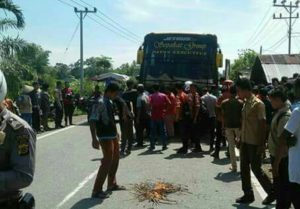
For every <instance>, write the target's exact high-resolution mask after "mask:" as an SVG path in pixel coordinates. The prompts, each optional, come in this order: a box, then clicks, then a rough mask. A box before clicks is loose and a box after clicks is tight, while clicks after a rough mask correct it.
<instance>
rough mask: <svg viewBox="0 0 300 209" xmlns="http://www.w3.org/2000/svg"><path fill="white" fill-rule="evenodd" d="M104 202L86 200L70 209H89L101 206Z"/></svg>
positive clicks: (91, 199)
mask: <svg viewBox="0 0 300 209" xmlns="http://www.w3.org/2000/svg"><path fill="white" fill-rule="evenodd" d="M102 202H103V200H100V199H93V198H85V199H82V200H80V201H79V202H77V203H75V205H73V206H72V207H71V208H70V209H89V208H93V207H95V206H96V205H100V204H101V203H102Z"/></svg>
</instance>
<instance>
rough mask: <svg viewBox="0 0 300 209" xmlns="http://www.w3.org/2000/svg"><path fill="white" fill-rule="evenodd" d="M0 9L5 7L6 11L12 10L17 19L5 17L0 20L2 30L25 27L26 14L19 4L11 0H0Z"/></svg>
mask: <svg viewBox="0 0 300 209" xmlns="http://www.w3.org/2000/svg"><path fill="white" fill-rule="evenodd" d="M0 9H3V10H4V12H10V13H12V14H13V15H14V16H15V19H11V18H4V19H1V20H0V30H1V31H4V30H7V29H8V28H17V29H22V28H24V26H25V20H24V16H23V13H22V10H21V9H20V7H19V6H18V5H16V4H14V3H13V2H12V1H11V0H0Z"/></svg>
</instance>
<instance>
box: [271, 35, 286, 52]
mask: <svg viewBox="0 0 300 209" xmlns="http://www.w3.org/2000/svg"><path fill="white" fill-rule="evenodd" d="M286 39H287V37H286V36H283V37H282V38H281V39H280V40H278V41H277V42H276V43H274V44H273V45H272V46H271V47H269V48H268V49H267V50H276V49H277V48H278V47H280V46H281V45H282V44H283V43H284V42H285V41H286ZM274 48H275V49H274Z"/></svg>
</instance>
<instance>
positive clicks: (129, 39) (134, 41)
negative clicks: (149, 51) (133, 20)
mask: <svg viewBox="0 0 300 209" xmlns="http://www.w3.org/2000/svg"><path fill="white" fill-rule="evenodd" d="M87 17H88V18H90V19H91V20H93V21H94V22H95V23H97V24H99V25H100V26H102V27H104V28H106V29H107V30H109V31H111V32H113V33H115V34H117V35H119V36H121V37H123V38H125V39H127V40H128V41H131V42H133V43H139V42H138V41H137V40H133V39H131V38H129V37H127V36H124V35H123V34H121V33H119V32H118V31H114V30H113V29H111V28H109V27H107V26H106V25H104V24H102V23H101V22H99V21H98V20H96V19H95V18H93V17H91V16H90V15H88V16H87Z"/></svg>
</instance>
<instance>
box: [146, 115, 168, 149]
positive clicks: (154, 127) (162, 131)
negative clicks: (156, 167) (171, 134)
mask: <svg viewBox="0 0 300 209" xmlns="http://www.w3.org/2000/svg"><path fill="white" fill-rule="evenodd" d="M157 138H160V139H161V141H162V145H163V147H166V146H167V132H166V127H165V122H164V120H151V131H150V145H151V148H155V144H156V139H157Z"/></svg>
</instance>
